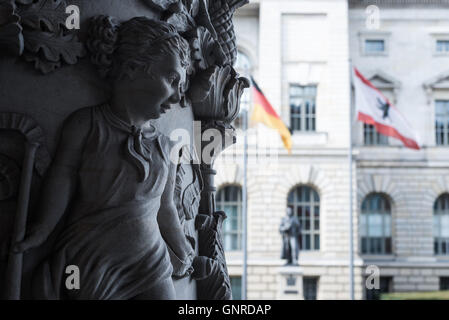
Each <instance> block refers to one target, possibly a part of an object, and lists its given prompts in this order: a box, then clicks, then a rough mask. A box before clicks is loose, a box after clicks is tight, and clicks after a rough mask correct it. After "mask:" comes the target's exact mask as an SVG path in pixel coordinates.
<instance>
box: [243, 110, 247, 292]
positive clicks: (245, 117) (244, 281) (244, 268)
mask: <svg viewBox="0 0 449 320" xmlns="http://www.w3.org/2000/svg"><path fill="white" fill-rule="evenodd" d="M243 116H244V119H243V126H244V145H243V188H242V206H243V217H242V220H243V221H242V224H243V226H242V227H243V239H242V246H243V274H242V300H247V291H248V289H247V283H248V281H247V279H248V277H247V273H248V272H247V271H248V227H247V224H248V201H247V199H248V197H247V196H248V194H247V178H248V174H247V173H248V172H247V171H248V110H247V109H245V110H243Z"/></svg>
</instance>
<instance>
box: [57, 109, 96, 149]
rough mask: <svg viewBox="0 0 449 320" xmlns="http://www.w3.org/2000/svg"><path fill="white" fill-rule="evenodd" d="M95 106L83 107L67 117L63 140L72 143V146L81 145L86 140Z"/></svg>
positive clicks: (63, 129)
mask: <svg viewBox="0 0 449 320" xmlns="http://www.w3.org/2000/svg"><path fill="white" fill-rule="evenodd" d="M93 108H94V107H86V108H81V109H79V110H77V111H75V112H73V113H72V114H70V115H69V116H68V117H67V118H66V119H65V121H64V125H63V128H62V135H61V142H63V143H70V145H72V146H76V145H81V144H82V143H83V142H84V140H85V138H86V137H87V135H88V133H89V131H90V128H91V125H92V110H93Z"/></svg>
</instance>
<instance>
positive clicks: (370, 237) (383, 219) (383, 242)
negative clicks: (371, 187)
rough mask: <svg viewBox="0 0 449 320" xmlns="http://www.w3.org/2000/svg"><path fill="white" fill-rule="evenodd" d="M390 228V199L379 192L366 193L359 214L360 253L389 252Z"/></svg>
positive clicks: (390, 245)
mask: <svg viewBox="0 0 449 320" xmlns="http://www.w3.org/2000/svg"><path fill="white" fill-rule="evenodd" d="M391 229H392V228H391V205H390V201H389V200H388V199H387V197H386V196H384V195H383V194H380V193H372V194H370V195H368V196H367V197H366V198H365V200H363V203H362V213H361V215H360V235H361V242H362V243H361V244H362V247H361V251H362V254H390V253H391V252H392V249H391V247H392V236H391V233H392V232H391Z"/></svg>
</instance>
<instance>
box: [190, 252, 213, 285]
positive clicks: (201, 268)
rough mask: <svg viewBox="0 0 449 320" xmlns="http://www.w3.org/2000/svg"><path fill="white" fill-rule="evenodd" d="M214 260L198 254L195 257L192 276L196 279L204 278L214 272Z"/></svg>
mask: <svg viewBox="0 0 449 320" xmlns="http://www.w3.org/2000/svg"><path fill="white" fill-rule="evenodd" d="M213 263H214V261H213V260H212V259H210V258H208V257H204V256H196V257H195V258H194V259H193V264H192V266H193V273H192V278H193V279H195V280H204V279H206V278H208V277H209V276H210V275H211V274H212V267H213Z"/></svg>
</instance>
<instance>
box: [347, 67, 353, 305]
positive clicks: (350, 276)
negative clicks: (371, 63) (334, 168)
mask: <svg viewBox="0 0 449 320" xmlns="http://www.w3.org/2000/svg"><path fill="white" fill-rule="evenodd" d="M349 79H350V85H349V95H350V107H349V156H348V160H349V288H350V297H351V300H354V236H353V233H354V226H353V190H352V189H353V186H352V164H353V159H352V109H353V105H354V99H353V97H352V62H351V60H349Z"/></svg>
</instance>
